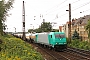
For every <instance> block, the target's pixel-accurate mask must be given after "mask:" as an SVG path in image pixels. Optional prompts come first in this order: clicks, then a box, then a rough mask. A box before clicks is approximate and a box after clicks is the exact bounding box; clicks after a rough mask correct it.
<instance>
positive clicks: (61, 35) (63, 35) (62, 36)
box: [55, 34, 65, 38]
mask: <svg viewBox="0 0 90 60" xmlns="http://www.w3.org/2000/svg"><path fill="white" fill-rule="evenodd" d="M55 38H65V34H55Z"/></svg>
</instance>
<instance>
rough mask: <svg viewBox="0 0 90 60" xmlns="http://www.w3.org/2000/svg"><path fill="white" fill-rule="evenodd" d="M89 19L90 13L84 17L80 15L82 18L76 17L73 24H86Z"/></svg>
mask: <svg viewBox="0 0 90 60" xmlns="http://www.w3.org/2000/svg"><path fill="white" fill-rule="evenodd" d="M89 19H90V15H86V16H84V17H80V18H78V19H76V20H75V21H74V23H73V26H76V25H77V24H79V25H86V24H87V22H88V20H89ZM72 22H73V21H72Z"/></svg>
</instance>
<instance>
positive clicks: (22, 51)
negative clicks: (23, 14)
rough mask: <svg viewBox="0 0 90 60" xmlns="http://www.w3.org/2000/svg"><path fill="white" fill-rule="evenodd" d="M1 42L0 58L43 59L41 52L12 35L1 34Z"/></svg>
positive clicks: (17, 59)
mask: <svg viewBox="0 0 90 60" xmlns="http://www.w3.org/2000/svg"><path fill="white" fill-rule="evenodd" d="M0 38H2V39H3V43H2V44H0V46H1V48H2V50H1V52H0V59H1V60H32V59H34V60H43V58H42V56H41V54H40V53H39V52H37V51H35V50H34V49H33V48H32V46H31V45H30V44H29V43H26V42H24V41H22V40H21V39H19V38H15V37H13V36H10V35H9V36H8V35H7V36H2V37H0Z"/></svg>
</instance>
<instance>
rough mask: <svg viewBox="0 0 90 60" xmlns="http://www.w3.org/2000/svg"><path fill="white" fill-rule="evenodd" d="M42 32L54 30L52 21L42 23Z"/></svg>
mask: <svg viewBox="0 0 90 60" xmlns="http://www.w3.org/2000/svg"><path fill="white" fill-rule="evenodd" d="M41 30H42V32H50V31H51V30H52V25H51V23H50V22H43V23H42V24H41Z"/></svg>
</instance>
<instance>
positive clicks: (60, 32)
mask: <svg viewBox="0 0 90 60" xmlns="http://www.w3.org/2000/svg"><path fill="white" fill-rule="evenodd" d="M60 33H61V34H64V32H50V34H49V35H51V34H60Z"/></svg>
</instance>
